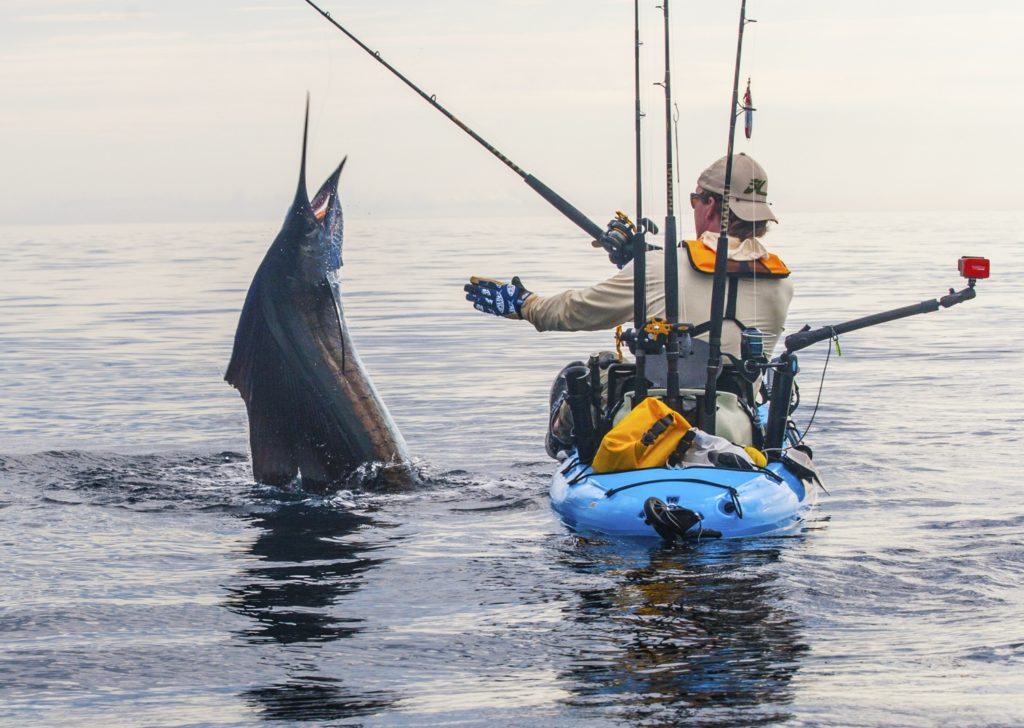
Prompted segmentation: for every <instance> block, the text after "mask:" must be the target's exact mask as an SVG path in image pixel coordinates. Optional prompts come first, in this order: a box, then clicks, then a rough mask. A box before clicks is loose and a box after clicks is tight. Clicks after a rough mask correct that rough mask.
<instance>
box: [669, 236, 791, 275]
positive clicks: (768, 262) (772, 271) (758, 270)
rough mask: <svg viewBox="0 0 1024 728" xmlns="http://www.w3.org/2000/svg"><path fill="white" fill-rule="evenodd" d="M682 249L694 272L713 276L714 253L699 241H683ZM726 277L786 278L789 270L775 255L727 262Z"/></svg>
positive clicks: (769, 254)
mask: <svg viewBox="0 0 1024 728" xmlns="http://www.w3.org/2000/svg"><path fill="white" fill-rule="evenodd" d="M683 243H684V246H683V249H684V250H685V251H686V254H687V255H688V256H689V257H690V265H691V266H693V269H694V270H695V271H698V272H700V273H707V274H708V275H714V273H715V251H713V250H711V248H709V247H708V246H706V245H705V244H704V243H703V242H701V241H700V240H684V241H683ZM725 272H726V275H729V276H740V277H744V278H745V277H751V278H752V277H754V276H764V277H766V278H786V277H787V276H788V275H789V268H787V267H786V264H785V263H783V262H782V259H781V258H780V257H779V256H777V255H775V253H768V255H767V257H764V258H760V259H759V260H729V261H727V262H726V266H725Z"/></svg>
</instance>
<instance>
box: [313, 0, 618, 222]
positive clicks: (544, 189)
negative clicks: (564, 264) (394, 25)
mask: <svg viewBox="0 0 1024 728" xmlns="http://www.w3.org/2000/svg"><path fill="white" fill-rule="evenodd" d="M305 2H306V4H307V5H309V6H310V7H312V8H313V9H314V10H316V11H317V12H318V13H320V15H322V16H323V17H324V18H325V19H326V20H327V22H329V23H330V24H331V25H333V26H334V27H335V28H337V29H338V30H340V31H341V32H342V33H344V34H345V35H347V36H348V37H349V38H350V39H351V40H352V41H353V42H355V44H356V45H358V46H359V47H360V48H362V49H363V50H364V51H366V52H367V53H368V54H370V56H371V57H372V58H373V59H374V60H375V61H377V62H378V63H380V64H381V65H382V66H384V68H386V69H388V70H389V71H391V73H393V74H394V75H395V76H397V77H398V78H399V79H401V81H402V82H403V83H405V85H406V86H408V87H409V88H411V89H412V90H413V91H415V92H416V93H418V94H419V95H420V97H422V98H423V100H424V101H426V102H427V103H428V104H430V105H431V106H433V107H434V108H435V109H437V110H438V111H440V112H441V113H442V114H444V115H445V116H446V117H447V118H448V119H449V120H450V121H451V122H452V123H453V124H455V125H456V126H457V127H459V128H460V129H462V131H464V132H466V133H467V134H469V135H470V136H471V137H473V139H475V140H476V141H477V142H478V143H479V144H480V145H481V146H483V147H484V149H486V150H487V151H489V152H490V153H491V154H493V155H494V156H495V157H497V158H498V159H500V160H501V161H502V162H503V163H504V164H505V166H506V167H508V168H509V169H511V170H512V171H513V172H515V173H516V174H518V175H519V176H520V177H521V178H522V179H523V181H524V182H526V184H527V185H529V186H530V188H531V189H532V190H533V191H534V192H536V193H537V194H539V195H540V196H541V197H543V198H544V199H545V200H547V201H548V202H550V203H551V204H552V205H553V206H554V208H555V209H556V210H558V211H559V212H560V213H562V214H563V215H565V216H566V217H567V218H569V219H570V220H571V221H572V222H574V223H576V225H577V226H579V227H580V228H581V229H582V230H583V231H584V232H585V233H587V235H590V236H591V237H592V238H593V239H594V240H600V239H601V237H602V236H603V235H604V234H605V229H604V228H602V227H599V226H598V225H597V224H596V223H594V222H593V221H592V220H591V219H590V218H588V217H587V216H586V215H584V214H583V213H582V212H580V211H579V209H578V208H576V207H575V206H573V205H572V204H570V203H569V202H568V201H566V199H565V198H563V197H562V196H561V195H559V194H558V193H557V192H555V191H554V190H553V189H551V188H550V187H548V186H547V185H546V184H544V183H543V182H541V181H540V180H539V179H537V178H536V177H534V176H533V175H532V174H529V173H527V172H526V171H524V170H523V169H521V168H520V167H519V166H518V165H517V164H516V163H515V162H513V161H512V160H511V159H509V158H508V157H506V156H505V155H504V154H502V153H501V152H500V151H499V150H498V149H496V148H495V147H494V146H492V145H491V144H490V143H489V142H488V141H487V140H486V139H484V138H483V137H482V136H480V135H479V134H477V133H476V132H475V131H473V130H472V129H470V128H469V127H468V126H466V125H465V124H464V123H463V122H462V121H460V120H459V119H458V118H457V117H456V116H455V115H454V114H452V113H451V112H450V111H448V109H446V108H444V107H443V106H441V104H439V103H438V102H437V98H436V97H435V96H434V95H432V94H431V95H428V94H427V93H426V92H425V91H423V89H421V88H420V87H419V86H417V85H416V84H414V83H413V82H412V81H410V80H409V79H408V78H406V77H405V76H404V75H403V74H402V73H401V72H400V71H399V70H398V69H397V68H395V67H394V66H392V65H391V64H390V63H388V62H387V61H385V60H384V59H383V58H382V57H381V55H380V51H375V50H371V49H370V48H369V47H368V46H367V45H366V44H365V43H363V42H362V41H361V40H359V39H358V38H357V37H356V36H354V35H353V34H352V33H351V32H349V31H348V30H347V29H346V28H345V27H343V26H342V25H341V24H340V23H339V22H338V21H337V20H335V19H334V18H332V17H331V13H330V12H329V11H327V10H324V9H323V8H321V7H320V6H319V5H317V4H316V3H315V2H313V0H305Z"/></svg>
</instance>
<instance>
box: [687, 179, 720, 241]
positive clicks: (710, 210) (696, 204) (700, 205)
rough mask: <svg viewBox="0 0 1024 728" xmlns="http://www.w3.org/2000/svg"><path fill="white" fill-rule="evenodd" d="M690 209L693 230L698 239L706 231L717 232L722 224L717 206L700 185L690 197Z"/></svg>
mask: <svg viewBox="0 0 1024 728" xmlns="http://www.w3.org/2000/svg"><path fill="white" fill-rule="evenodd" d="M690 207H692V208H693V229H694V230H695V231H696V233H697V235H696V236H697V237H698V238H699V237H700V236H701V235H703V234H704V233H705V232H707V231H708V230H712V231H715V230H718V228H720V227H721V225H722V223H721V220H720V219H719V217H718V205H716V204H715V200H714V198H713V197H711V195H710V194H708V192H707V191H706V190H704V188H702V187H701V186H700V185H697V188H696V189H695V190H694V191H693V194H691V195H690Z"/></svg>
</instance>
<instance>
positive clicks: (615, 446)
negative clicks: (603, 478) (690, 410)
mask: <svg viewBox="0 0 1024 728" xmlns="http://www.w3.org/2000/svg"><path fill="white" fill-rule="evenodd" d="M689 430H690V423H689V422H687V421H686V418H685V417H683V416H682V415H681V414H679V413H678V412H675V411H673V410H671V409H669V407H668V405H666V404H665V403H664V402H662V401H661V400H659V399H657V398H655V397H648V398H647V399H645V400H644V401H643V402H641V403H640V404H639V405H638V406H636V407H634V408H633V411H632V412H630V413H629V414H628V415H626V416H625V417H624V418H623V419H622V422H620V423H619V424H617V425H615V427H613V428H612V429H611V430H609V431H608V434H607V435H605V436H604V439H603V440H601V446H600V447H599V448H598V450H597V454H596V455H595V456H594V462H593V463H591V467H592V468H593V469H594V472H595V473H617V472H620V471H622V470H640V469H642V468H658V467H661V466H663V465H664V464H665V463H666V462H667V461H668V457H669V455H671V454H672V453H673V452H675V449H676V446H677V445H678V444H679V441H680V440H681V439H682V438H683V435H685V434H686V433H687V431H689Z"/></svg>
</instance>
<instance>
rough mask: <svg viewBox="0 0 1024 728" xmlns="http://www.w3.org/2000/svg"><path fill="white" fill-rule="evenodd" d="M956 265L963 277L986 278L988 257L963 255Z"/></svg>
mask: <svg viewBox="0 0 1024 728" xmlns="http://www.w3.org/2000/svg"><path fill="white" fill-rule="evenodd" d="M956 267H957V270H959V271H960V275H962V276H963V277H964V278H988V258H977V257H974V256H971V255H965V256H963V257H962V258H960V261H959V262H958V263H957V266H956Z"/></svg>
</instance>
